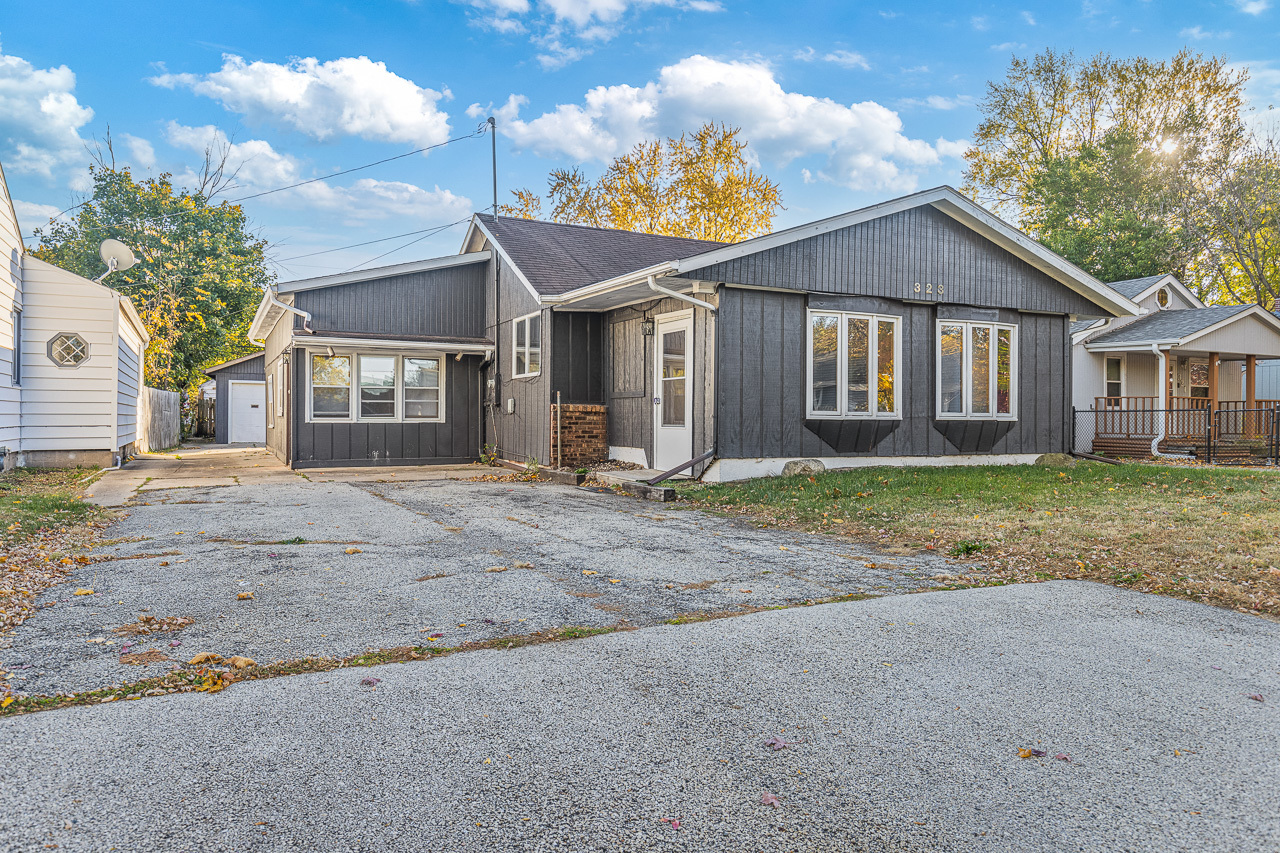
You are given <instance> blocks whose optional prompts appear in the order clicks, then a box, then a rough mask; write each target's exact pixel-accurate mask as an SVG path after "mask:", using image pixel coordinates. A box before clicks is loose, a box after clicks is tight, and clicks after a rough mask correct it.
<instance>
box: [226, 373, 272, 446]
mask: <svg viewBox="0 0 1280 853" xmlns="http://www.w3.org/2000/svg"><path fill="white" fill-rule="evenodd" d="M228 385H229V388H228V389H227V396H228V397H230V398H231V399H230V400H228V401H227V402H228V403H229V405H228V406H227V426H228V427H229V431H230V433H231V435H230V436H229V438H228V440H229V441H232V442H250V441H252V442H256V443H258V444H261V443H263V442H265V441H266V440H267V403H266V397H267V392H266V387H267V384H266V383H265V382H230V383H228Z"/></svg>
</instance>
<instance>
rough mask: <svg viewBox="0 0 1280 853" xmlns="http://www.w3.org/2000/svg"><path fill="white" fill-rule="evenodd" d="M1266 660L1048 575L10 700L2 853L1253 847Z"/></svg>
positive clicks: (1270, 772)
mask: <svg viewBox="0 0 1280 853" xmlns="http://www.w3.org/2000/svg"><path fill="white" fill-rule="evenodd" d="M1278 648H1280V626H1277V625H1276V624H1275V623H1272V622H1267V621H1264V620H1261V619H1257V618H1253V617H1249V616H1245V615H1241V614H1238V613H1232V612H1228V611H1223V610H1216V609H1213V608H1209V607H1204V606H1202V605H1198V604H1190V603H1187V602H1182V601H1176V600H1172V599H1165V598H1156V597H1149V596H1143V595H1141V594H1138V593H1133V592H1129V591H1126V590H1119V589H1114V588H1109V587H1103V586H1096V585H1093V584H1084V583H1071V582H1055V583H1049V584H1036V585H1028V586H1008V587H998V588H990V589H975V590H967V591H962V592H946V593H926V594H922V595H900V596H889V597H885V598H880V599H876V600H871V601H860V602H853V603H849V604H831V605H823V606H819V607H809V608H798V609H788V610H781V611H772V612H764V613H757V614H754V615H750V616H743V617H739V618H736V619H723V620H718V621H715V622H707V623H702V624H697V625H681V626H658V627H654V628H647V629H644V630H640V631H633V632H629V633H621V634H612V635H609V636H604V637H593V638H590V639H584V640H576V641H572V642H565V643H558V644H554V645H545V646H536V647H530V648H524V649H518V650H513V651H476V652H466V653H461V654H457V655H454V656H451V657H447V658H443V659H439V660H432V661H424V662H421V663H411V664H403V665H396V666H383V667H378V668H376V669H354V670H338V671H334V672H328V673H322V674H316V675H303V676H295V677H291V678H281V679H274V680H270V681H253V682H245V683H239V684H234V685H232V686H231V687H230V688H228V689H227V690H225V691H223V692H222V693H219V694H217V695H215V696H207V695H203V694H183V695H171V696H161V697H157V698H153V699H144V700H141V701H137V702H116V703H113V704H110V705H98V706H94V707H88V708H71V709H67V710H63V711H50V712H45V713H39V714H30V715H26V716H22V717H17V718H13V719H7V720H4V721H3V722H2V723H0V754H3V755H4V761H5V765H4V775H5V783H4V784H3V785H0V847H4V848H5V849H10V850H23V851H26V850H41V849H43V848H44V847H45V846H47V845H55V844H56V845H58V848H57V849H59V850H61V851H68V850H70V851H89V850H92V851H98V850H109V849H119V850H132V851H179V850H181V851H186V850H200V851H258V850H261V851H278V850H289V851H293V850H297V851H313V850H314V851H450V853H466V851H492V853H498V851H502V853H507V851H530V853H532V851H574V852H575V853H577V851H627V852H628V853H631V851H636V853H639V851H653V850H661V851H715V853H719V851H830V853H837V851H838V853H846V851H880V850H896V851H907V850H911V851H1063V850H1073V851H1105V853H1112V851H1162V853H1163V851H1233V853H1238V852H1239V851H1245V852H1246V853H1248V851H1275V850H1276V849H1277V848H1280V818H1277V815H1280V754H1278V752H1277V742H1276V737H1275V733H1276V731H1278V730H1280V712H1278V708H1277V706H1278V705H1280V701H1277V700H1280V673H1277V661H1278V660H1280V656H1278V655H1277V649H1278ZM371 674H375V675H376V676H377V677H379V678H381V679H382V680H381V682H379V683H378V684H377V685H376V687H373V688H371V687H367V686H362V685H361V684H360V680H361V679H362V678H364V677H366V676H368V675H371ZM1251 694H1263V695H1264V698H1265V701H1264V702H1258V701H1255V700H1253V699H1250V698H1249V696H1250V695H1251ZM772 738H777V739H778V741H779V742H782V743H786V744H788V745H787V746H785V747H783V748H781V749H774V748H773V746H776V745H777V742H774V744H773V745H766V741H769V740H770V739H772ZM1020 748H1021V749H1037V750H1041V751H1043V752H1044V753H1045V754H1044V755H1043V756H1040V757H1031V758H1027V759H1022V758H1019V754H1018V750H1019V749H1020ZM1058 754H1062V755H1064V756H1067V757H1069V758H1070V761H1066V760H1060V759H1056V758H1055V756H1056V755H1058ZM766 793H767V794H770V795H772V796H773V797H776V798H777V801H778V805H777V806H776V807H775V806H772V805H769V804H767V803H765V802H762V798H763V795H764V794H766ZM766 799H767V798H766ZM673 820H678V821H679V826H678V827H677V826H676V824H675V823H673Z"/></svg>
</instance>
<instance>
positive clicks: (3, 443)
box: [0, 173, 22, 451]
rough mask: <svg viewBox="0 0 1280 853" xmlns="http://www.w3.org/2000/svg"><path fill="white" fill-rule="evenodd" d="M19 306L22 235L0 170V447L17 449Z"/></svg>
mask: <svg viewBox="0 0 1280 853" xmlns="http://www.w3.org/2000/svg"><path fill="white" fill-rule="evenodd" d="M21 307H22V237H21V235H20V232H19V229H18V220H17V218H16V217H15V216H14V213H13V207H12V206H11V204H10V203H9V194H8V190H7V188H6V187H5V185H4V178H3V174H2V173H0V448H3V449H7V450H10V451H16V450H19V449H20V444H21V429H20V427H19V422H20V409H21V401H22V392H21V389H20V388H19V387H18V386H17V385H15V384H14V382H13V354H14V351H15V350H16V349H20V348H21V346H22V342H21V341H18V340H15V336H14V323H13V313H14V311H15V310H17V309H20V308H21Z"/></svg>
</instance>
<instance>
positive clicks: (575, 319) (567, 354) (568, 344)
mask: <svg viewBox="0 0 1280 853" xmlns="http://www.w3.org/2000/svg"><path fill="white" fill-rule="evenodd" d="M604 325H605V324H604V322H603V316H602V315H600V314H597V313H595V312H588V311H554V312H552V314H551V327H552V331H551V337H552V338H553V339H554V340H555V342H556V345H555V347H554V348H553V349H552V352H553V353H554V359H553V361H552V362H551V401H552V402H555V395H556V393H557V392H559V394H560V402H562V403H565V404H569V403H586V404H591V405H598V404H603V403H604V402H605V369H606V365H607V359H606V358H605V339H604V335H605V333H604Z"/></svg>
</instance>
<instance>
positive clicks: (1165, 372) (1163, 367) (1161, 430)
mask: <svg viewBox="0 0 1280 853" xmlns="http://www.w3.org/2000/svg"><path fill="white" fill-rule="evenodd" d="M1151 352H1153V353H1155V356H1156V358H1158V359H1160V385H1161V389H1162V390H1163V391H1164V392H1165V394H1168V388H1169V355H1168V353H1166V352H1165V351H1164V350H1162V349H1160V345H1159V344H1152V345H1151ZM1169 402H1170V401H1169V400H1168V399H1166V400H1165V412H1164V417H1162V418H1160V426H1159V427H1157V435H1156V437H1155V438H1153V439H1151V455H1152V456H1156V457H1160V458H1162V459H1185V458H1186V457H1185V456H1183V455H1181V454H1178V453H1161V452H1160V442H1162V441H1164V436H1165V426H1166V424H1167V423H1168V421H1169V409H1168V405H1169Z"/></svg>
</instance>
